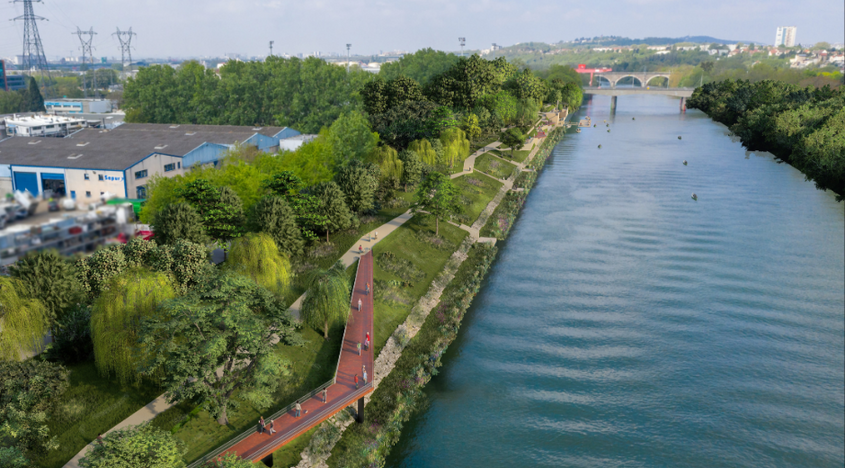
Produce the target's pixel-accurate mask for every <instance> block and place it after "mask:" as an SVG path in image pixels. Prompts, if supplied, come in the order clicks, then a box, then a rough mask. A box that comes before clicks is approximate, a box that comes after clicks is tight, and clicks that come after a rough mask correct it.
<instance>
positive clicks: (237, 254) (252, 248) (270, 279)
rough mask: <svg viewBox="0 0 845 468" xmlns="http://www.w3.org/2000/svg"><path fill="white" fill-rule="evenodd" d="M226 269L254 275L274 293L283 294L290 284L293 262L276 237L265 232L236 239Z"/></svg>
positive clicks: (255, 279) (253, 277) (262, 285)
mask: <svg viewBox="0 0 845 468" xmlns="http://www.w3.org/2000/svg"><path fill="white" fill-rule="evenodd" d="M226 268H227V269H229V270H232V271H234V272H236V273H239V274H241V275H244V276H246V277H249V278H252V280H253V281H255V283H256V284H258V285H259V286H261V287H263V288H266V289H267V290H269V291H272V292H274V293H283V292H284V291H285V289H286V288H287V287H288V285H290V280H291V266H290V261H289V260H288V258H287V256H285V255H284V254H282V253H281V252H279V248H278V246H276V242H275V241H274V240H273V238H272V237H270V236H269V235H268V234H265V233H263V232H259V233H249V234H247V235H245V236H244V237H241V238H240V239H236V240H235V241H234V242H233V243H232V247H231V248H230V249H229V255H228V258H227V259H226Z"/></svg>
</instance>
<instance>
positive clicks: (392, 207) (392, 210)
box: [378, 189, 414, 219]
mask: <svg viewBox="0 0 845 468" xmlns="http://www.w3.org/2000/svg"><path fill="white" fill-rule="evenodd" d="M413 202H414V192H413V191H411V192H406V191H404V190H402V189H400V190H397V191H396V192H395V196H394V199H393V200H392V201H391V202H388V203H387V204H386V205H388V206H384V205H383V206H382V207H381V211H379V212H378V214H379V215H381V216H384V217H385V218H388V219H393V218H395V217H397V216H399V215H401V214H402V213H404V212H406V211H408V209H409V208H410V207H411V203H413Z"/></svg>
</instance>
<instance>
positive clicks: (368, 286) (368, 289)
mask: <svg viewBox="0 0 845 468" xmlns="http://www.w3.org/2000/svg"><path fill="white" fill-rule="evenodd" d="M367 295H368V296H369V295H370V283H367Z"/></svg>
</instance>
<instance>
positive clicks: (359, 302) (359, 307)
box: [358, 299, 364, 312]
mask: <svg viewBox="0 0 845 468" xmlns="http://www.w3.org/2000/svg"><path fill="white" fill-rule="evenodd" d="M363 305H364V303H363V302H361V299H358V312H361V306H363Z"/></svg>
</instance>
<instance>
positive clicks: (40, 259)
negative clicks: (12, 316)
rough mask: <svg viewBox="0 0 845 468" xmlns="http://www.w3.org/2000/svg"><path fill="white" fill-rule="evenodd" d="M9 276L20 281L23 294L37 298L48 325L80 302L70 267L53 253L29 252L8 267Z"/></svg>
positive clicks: (79, 293)
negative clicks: (44, 311) (44, 312)
mask: <svg viewBox="0 0 845 468" xmlns="http://www.w3.org/2000/svg"><path fill="white" fill-rule="evenodd" d="M9 273H10V274H11V276H12V277H13V278H17V279H19V280H20V284H21V285H22V286H23V289H24V291H25V292H26V294H27V295H28V296H29V297H30V298H32V299H38V300H40V301H41V303H42V304H43V305H44V307H45V309H46V312H47V320H49V322H50V324H51V326H52V324H53V323H55V321H56V320H59V319H61V317H62V315H63V314H64V311H65V310H67V309H68V308H69V307H70V306H72V305H73V304H74V303H75V302H77V301H78V300H79V299H81V291H80V285H79V282H78V281H77V279H76V272H75V271H74V269H73V265H72V264H71V263H70V262H69V261H68V260H67V258H65V257H63V256H61V255H59V253H58V252H57V251H55V250H44V251H40V252H32V253H29V254H27V255H25V256H24V257H23V258H21V259H20V260H18V261H17V262H15V263H14V264H12V265H10V266H9Z"/></svg>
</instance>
